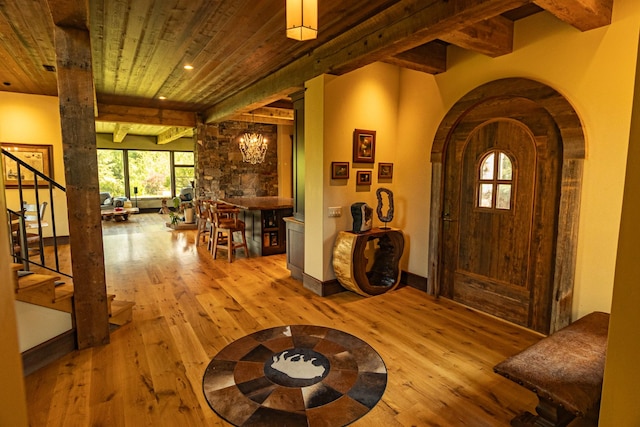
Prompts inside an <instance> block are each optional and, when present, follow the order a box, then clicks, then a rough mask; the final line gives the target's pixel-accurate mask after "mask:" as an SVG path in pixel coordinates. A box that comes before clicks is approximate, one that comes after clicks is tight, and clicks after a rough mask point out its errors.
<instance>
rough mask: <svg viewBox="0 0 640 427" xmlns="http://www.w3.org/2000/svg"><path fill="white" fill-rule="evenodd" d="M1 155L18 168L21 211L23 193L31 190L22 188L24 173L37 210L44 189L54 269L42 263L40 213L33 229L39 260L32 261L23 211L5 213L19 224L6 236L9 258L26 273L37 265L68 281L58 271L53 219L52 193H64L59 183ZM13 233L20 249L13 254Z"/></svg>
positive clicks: (54, 220)
mask: <svg viewBox="0 0 640 427" xmlns="http://www.w3.org/2000/svg"><path fill="white" fill-rule="evenodd" d="M2 155H3V156H5V157H7V158H9V159H11V160H13V161H14V162H15V163H16V165H17V181H18V188H17V190H18V195H19V201H20V206H21V207H24V206H25V192H27V191H28V190H31V188H28V189H27V188H26V186H25V185H24V184H23V180H24V179H23V173H24V172H25V171H28V173H29V176H31V174H32V175H33V192H34V194H35V205H36V206H38V208H39V207H40V206H41V205H42V201H41V197H40V192H41V191H42V189H43V187H47V190H48V204H49V206H50V215H51V231H52V239H51V240H52V242H53V255H54V256H53V258H54V265H50V264H47V262H46V259H45V254H44V244H43V234H42V218H41V215H40V212H39V211H38V215H37V227H35V229H37V233H38V237H39V239H38V240H39V243H38V245H39V251H38V252H39V254H38V255H39V256H38V259H33V258H32V257H30V256H29V250H28V237H29V236H28V234H29V231H28V227H27V223H26V220H25V215H24V209H22V210H21V211H19V212H18V211H15V210H10V209H7V213H8V217H9V218H10V219H11V220H13V221H18V223H19V227H18V230H13V231H12V233H10V234H9V236H10V239H11V254H12V256H13V258H14V260H15V262H17V263H20V264H23V265H24V269H25V270H29V269H30V266H31V265H37V266H39V267H42V268H44V269H46V270H49V271H54V272H56V273H58V274H61V275H64V276H67V277H71V275H70V274H68V273H65V272H63V271H61V270H60V258H59V255H58V234H57V231H56V216H55V215H56V214H55V212H56V209H55V200H54V197H53V196H54V190H60V191H63V192H64V193H65V194H66V191H67V190H66V189H65V188H64V187H63V186H62V185H60V184H59V183H57V182H56V181H54V180H53V179H51V178H50V177H48V176H47V175H45V174H43V173H42V172H40V171H38V170H37V169H35V168H34V167H32V166H31V165H29V164H28V163H25V162H24V161H22V160H21V159H19V158H18V157H16V156H14V155H13V154H11V153H10V152H9V151H6V150H2ZM29 187H31V184H30V183H29ZM11 220H10V223H11ZM13 232H17V233H18V234H19V236H17V238H18V241H19V247H20V250H19V251H16V245H14V243H15V242H14V241H13V239H14V237H13V236H14V235H13Z"/></svg>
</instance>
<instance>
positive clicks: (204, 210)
mask: <svg viewBox="0 0 640 427" xmlns="http://www.w3.org/2000/svg"><path fill="white" fill-rule="evenodd" d="M209 204H210V203H208V202H205V201H204V200H196V203H195V209H196V221H197V222H198V232H197V234H196V246H198V245H200V238H202V242H206V241H207V239H208V238H209V239H210V235H211V229H212V228H213V224H212V221H211V214H210V212H211V211H210V210H209Z"/></svg>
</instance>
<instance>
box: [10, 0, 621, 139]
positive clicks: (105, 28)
mask: <svg viewBox="0 0 640 427" xmlns="http://www.w3.org/2000/svg"><path fill="white" fill-rule="evenodd" d="M70 1H71V0H70ZM318 3H319V33H318V38H317V39H316V40H312V41H307V42H298V41H294V40H291V39H288V38H286V36H285V31H284V28H285V1H284V0H259V1H255V0H162V1H153V0H91V1H90V2H89V4H90V25H91V43H92V55H93V72H94V81H95V91H96V103H97V117H96V118H97V126H96V128H97V130H98V132H106V133H111V134H113V135H114V140H116V141H117V140H120V141H121V140H122V138H124V135H126V134H147V135H156V136H159V137H158V141H159V142H160V143H161V142H167V141H169V140H171V138H172V137H175V135H184V134H185V133H188V132H189V129H190V128H193V126H194V125H195V123H196V117H199V118H200V119H201V120H204V121H206V122H216V121H221V120H224V119H229V118H234V119H245V120H255V121H259V122H265V123H288V122H290V121H291V120H292V117H293V116H292V114H291V111H290V108H291V107H290V104H289V103H288V102H287V101H288V97H287V95H289V94H290V93H292V92H293V91H295V90H297V89H299V88H301V87H302V85H303V84H304V81H305V80H308V79H310V78H313V77H315V76H318V75H320V74H322V73H332V74H343V73H346V72H349V71H352V70H354V69H357V68H359V67H362V66H364V65H367V64H370V63H372V62H375V61H384V62H388V63H392V64H397V65H400V66H402V67H406V68H411V69H415V70H419V71H422V72H426V73H433V74H436V73H442V72H445V71H446V55H447V46H449V45H450V44H453V45H456V46H459V47H461V48H464V49H470V50H473V51H477V52H480V53H482V54H485V55H489V56H491V57H496V56H500V55H506V54H509V53H510V52H511V51H512V48H513V42H512V41H513V23H514V21H516V20H518V19H522V18H524V17H527V16H529V15H531V14H534V13H538V12H541V11H543V10H546V11H548V12H549V13H552V14H554V15H555V16H557V17H558V18H559V19H561V20H563V21H565V22H566V23H567V24H568V25H572V26H574V27H576V28H578V29H579V30H581V31H588V30H590V29H593V28H597V27H600V26H603V25H607V24H609V23H610V21H611V9H612V5H613V0H563V1H558V0H448V1H444V0H353V1H343V0H319V2H318ZM55 59H56V58H55V48H54V40H53V23H52V21H51V17H50V14H49V12H48V6H47V1H46V0H31V1H27V0H17V1H9V2H0V82H2V85H1V86H0V90H2V91H10V92H19V93H29V94H40V95H51V96H55V95H57V81H56V71H55V63H56V60H55ZM187 64H189V65H192V66H193V67H194V68H193V70H185V69H184V65H187ZM161 96H162V97H165V98H166V99H160V97H161ZM185 128H186V129H185Z"/></svg>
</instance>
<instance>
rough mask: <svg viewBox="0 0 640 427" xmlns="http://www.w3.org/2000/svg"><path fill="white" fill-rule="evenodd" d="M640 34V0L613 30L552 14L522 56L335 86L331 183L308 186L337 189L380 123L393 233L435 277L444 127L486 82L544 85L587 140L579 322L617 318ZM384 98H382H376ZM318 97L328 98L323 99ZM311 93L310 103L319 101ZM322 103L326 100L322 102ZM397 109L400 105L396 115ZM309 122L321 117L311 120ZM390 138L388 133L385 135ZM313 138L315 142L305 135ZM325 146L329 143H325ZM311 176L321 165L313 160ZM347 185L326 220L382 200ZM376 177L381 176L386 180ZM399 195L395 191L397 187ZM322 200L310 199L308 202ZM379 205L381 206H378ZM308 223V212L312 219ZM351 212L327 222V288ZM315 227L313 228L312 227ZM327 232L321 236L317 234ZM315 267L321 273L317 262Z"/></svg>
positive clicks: (335, 192) (329, 112) (328, 91)
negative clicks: (344, 167) (437, 177)
mask: <svg viewBox="0 0 640 427" xmlns="http://www.w3.org/2000/svg"><path fill="white" fill-rule="evenodd" d="M639 25H640V2H637V1H636V0H616V1H615V4H614V13H613V22H612V24H611V25H609V26H607V27H604V28H600V29H596V30H591V31H588V32H580V31H578V30H576V29H574V28H573V27H571V26H569V25H567V24H565V23H563V22H561V21H559V20H558V19H557V18H555V17H553V16H552V15H550V14H548V13H546V12H543V13H539V14H536V15H534V16H531V17H529V18H527V19H523V20H521V21H518V22H517V23H516V27H515V39H514V52H513V53H511V54H509V55H505V56H503V57H499V58H489V57H486V56H484V55H480V54H475V53H472V52H469V51H465V50H462V49H458V48H455V47H449V50H448V70H447V72H445V73H442V74H439V75H436V76H432V75H427V74H424V73H419V72H415V71H411V70H397V71H394V70H393V69H394V68H395V67H391V66H388V65H383V64H373V65H370V66H368V67H365V68H363V69H360V70H357V71H354V72H352V73H349V74H347V75H344V76H340V77H337V78H335V79H333V80H331V81H330V82H327V83H326V84H325V93H322V96H323V97H324V102H325V104H326V106H327V108H326V109H325V111H324V125H323V128H322V129H323V132H324V135H325V137H324V144H325V149H324V158H322V159H321V160H320V159H319V158H316V157H315V156H314V157H312V160H313V161H314V162H318V163H321V164H322V167H323V168H324V170H323V172H324V175H323V178H322V181H320V180H319V178H318V177H309V176H307V181H309V180H311V179H318V180H317V181H313V182H307V187H306V188H310V187H311V188H314V186H316V185H317V184H318V183H319V182H323V183H324V184H325V185H326V184H329V183H330V179H329V176H328V174H329V165H330V162H331V161H346V160H349V161H350V160H351V159H350V158H351V132H352V131H353V128H355V127H364V128H367V126H369V127H370V128H371V129H375V130H377V131H378V132H379V135H380V136H379V137H378V145H377V147H376V150H377V153H376V161H391V162H393V163H394V164H396V168H395V170H394V178H393V184H392V185H390V186H389V187H390V188H391V189H392V190H393V191H394V195H395V197H396V200H397V203H396V216H397V218H396V219H394V221H393V223H392V226H396V227H400V228H402V229H403V230H404V231H405V234H406V238H407V242H408V249H407V253H405V256H404V257H403V265H402V267H403V268H404V269H406V270H408V271H409V272H412V273H415V274H418V275H420V276H423V277H426V276H427V270H428V266H427V259H428V223H429V199H430V187H431V178H430V177H431V165H430V162H429V155H430V151H431V144H432V142H433V137H434V135H435V132H436V129H437V127H438V125H439V124H440V121H441V120H442V118H443V117H444V115H445V114H446V112H447V111H448V110H449V108H451V106H452V105H454V104H455V102H456V101H457V100H458V99H459V98H461V97H462V96H463V95H465V94H466V93H468V92H469V91H471V90H472V89H474V88H476V87H477V86H479V85H482V84H484V83H487V82H490V81H493V80H496V79H501V78H505V77H526V78H531V79H535V80H538V81H541V82H543V83H545V84H547V85H549V86H551V87H553V88H554V89H556V90H557V91H559V92H560V93H562V94H563V95H564V96H565V97H566V98H567V99H568V100H569V102H570V103H571V104H572V105H573V106H574V108H575V110H576V111H577V113H578V115H579V116H580V118H581V120H582V122H583V126H584V131H585V134H586V139H587V156H588V157H587V159H586V161H585V167H584V186H583V191H582V202H581V216H580V228H579V238H578V257H577V266H576V284H575V296H574V306H573V315H574V317H576V318H577V317H581V316H583V315H584V314H587V313H589V312H591V311H594V310H601V311H607V312H608V311H609V310H610V304H611V296H612V290H613V275H614V267H615V259H616V251H617V242H618V228H619V225H620V213H621V205H622V191H623V183H624V175H625V168H626V154H627V145H628V141H629V126H630V119H631V106H632V97H633V88H634V79H635V65H636V56H637V46H638V38H637V34H638V27H639ZM376 86H385V87H386V92H385V90H384V89H383V90H381V91H380V93H383V94H384V95H382V96H379V98H377V99H375V100H374V99H373V96H374V93H375V89H373V90H364V89H363V88H365V87H373V88H375V87H376ZM314 93H320V91H316V92H314ZM314 93H311V94H310V93H309V92H307V94H306V97H305V102H306V104H305V105H308V104H309V103H313V102H314V101H313V96H314ZM318 102H320V101H319V100H318ZM394 106H395V107H394ZM305 120H314V119H313V118H312V115H311V113H310V112H308V111H307V113H306V115H305ZM380 132H381V134H380ZM305 135H307V133H306V132H305ZM316 144H317V142H316ZM307 167H308V168H309V167H310V164H309V163H307ZM351 172H352V178H351V179H350V180H349V181H348V182H347V183H346V184H333V185H331V184H329V185H328V186H326V187H325V192H324V194H323V200H322V201H321V200H320V199H318V200H317V204H318V206H314V209H317V210H318V211H321V212H322V213H323V214H324V213H326V209H327V207H329V206H333V204H338V203H339V204H341V205H343V206H345V205H346V206H348V205H350V204H351V203H353V202H356V201H367V202H369V201H371V200H372V196H373V197H375V189H376V188H377V187H378V183H377V177H376V179H374V185H373V186H372V187H371V189H370V191H365V192H358V191H356V188H355V171H354V170H353V169H352V170H351ZM374 176H376V175H375V173H374ZM385 186H387V185H385ZM309 197H310V195H309V194H307V199H306V200H307V203H308V200H309ZM374 206H375V205H374ZM306 214H307V215H308V214H309V213H308V210H307V211H306ZM350 221H351V217H350V214H349V212H344V209H343V217H342V218H341V220H340V221H336V220H335V219H331V218H326V215H323V218H322V219H321V221H320V222H317V223H316V222H313V224H322V226H323V228H324V232H323V233H322V238H321V239H320V238H316V243H319V244H322V245H323V247H324V253H325V256H324V257H323V259H322V260H321V261H322V262H323V263H325V264H324V265H323V266H314V265H313V263H317V262H318V261H319V260H317V259H311V258H309V257H307V258H306V261H308V263H307V264H305V268H306V269H312V270H313V271H314V274H319V271H323V274H321V275H318V276H314V277H316V278H318V279H320V280H329V279H332V278H333V277H334V276H333V274H332V271H327V268H326V267H327V253H329V252H330V247H331V245H332V244H333V241H334V240H335V235H336V233H337V231H338V230H341V229H349V228H350ZM308 224H310V221H309V219H308V220H307V230H308V229H309V226H308ZM316 233H317V232H316ZM310 263H311V264H310Z"/></svg>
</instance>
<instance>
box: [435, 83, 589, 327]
mask: <svg viewBox="0 0 640 427" xmlns="http://www.w3.org/2000/svg"><path fill="white" fill-rule="evenodd" d="M584 153H585V142H584V135H583V132H582V126H581V124H580V120H579V118H578V116H577V114H576V112H575V110H574V109H573V108H572V107H571V105H570V104H569V103H568V101H567V100H566V99H565V98H564V97H563V96H562V95H560V94H559V93H558V92H557V91H555V90H554V89H552V88H550V87H548V86H546V85H544V84H542V83H539V82H536V81H532V80H528V79H519V78H514V79H503V80H498V81H495V82H491V83H487V84H485V85H483V86H480V87H478V88H476V89H474V90H473V91H471V92H469V93H468V94H467V95H465V96H464V97H463V98H462V99H460V100H459V101H458V102H457V103H456V104H455V105H454V106H453V107H452V108H451V110H450V111H449V113H448V114H447V115H446V116H445V118H444V119H443V121H442V123H441V124H440V127H439V128H438V131H437V133H436V137H435V140H434V144H433V148H432V151H431V161H432V166H433V169H432V171H433V172H432V191H431V223H430V242H429V258H430V260H429V261H430V262H429V291H430V292H431V293H433V294H435V295H442V296H445V297H447V298H451V299H453V300H456V301H459V302H461V303H463V304H465V305H468V306H471V307H474V308H476V309H480V310H482V311H485V312H488V313H490V314H493V315H496V316H498V317H501V318H504V319H506V320H509V321H511V322H514V323H517V324H520V325H523V326H525V327H528V328H531V329H534V330H536V331H539V332H542V333H550V332H553V331H555V330H557V329H559V328H561V327H563V326H566V325H567V324H568V323H569V322H570V320H571V304H572V299H573V281H574V274H575V273H574V272H575V255H576V250H577V248H576V247H577V225H578V216H579V207H580V206H579V202H580V190H581V183H582V167H583V161H584Z"/></svg>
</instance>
